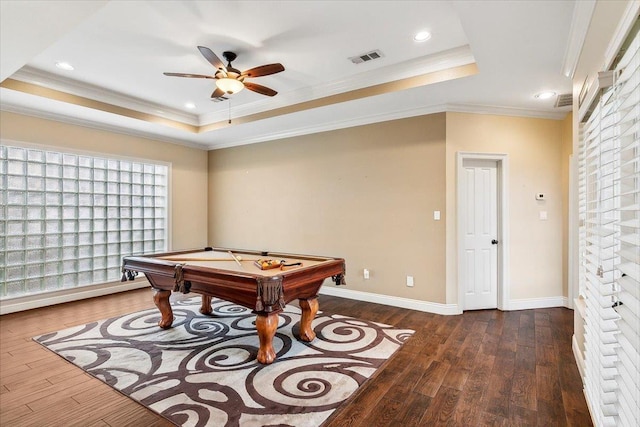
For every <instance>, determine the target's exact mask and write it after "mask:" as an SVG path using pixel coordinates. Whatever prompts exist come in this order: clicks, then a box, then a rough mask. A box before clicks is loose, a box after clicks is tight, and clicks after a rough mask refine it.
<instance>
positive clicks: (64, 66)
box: [56, 61, 74, 71]
mask: <svg viewBox="0 0 640 427" xmlns="http://www.w3.org/2000/svg"><path fill="white" fill-rule="evenodd" d="M56 67H58V68H60V69H61V70H65V71H73V69H74V68H73V65H71V64H69V63H68V62H64V61H58V62H56Z"/></svg>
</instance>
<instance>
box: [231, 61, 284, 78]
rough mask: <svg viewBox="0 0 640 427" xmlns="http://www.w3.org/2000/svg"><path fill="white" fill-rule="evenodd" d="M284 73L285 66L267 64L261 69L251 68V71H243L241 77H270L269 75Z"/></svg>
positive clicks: (260, 67)
mask: <svg viewBox="0 0 640 427" xmlns="http://www.w3.org/2000/svg"><path fill="white" fill-rule="evenodd" d="M281 71H284V65H282V64H280V63H278V64H267V65H261V66H259V67H255V68H251V69H250V70H247V71H243V72H242V74H241V76H245V77H261V76H268V75H269V74H275V73H279V72H281Z"/></svg>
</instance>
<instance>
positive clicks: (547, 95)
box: [534, 91, 556, 99]
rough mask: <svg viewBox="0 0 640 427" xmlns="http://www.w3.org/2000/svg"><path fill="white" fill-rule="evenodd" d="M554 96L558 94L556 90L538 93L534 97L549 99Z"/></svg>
mask: <svg viewBox="0 0 640 427" xmlns="http://www.w3.org/2000/svg"><path fill="white" fill-rule="evenodd" d="M554 96H556V93H555V92H551V91H548V92H540V93H537V94H535V96H534V97H535V98H537V99H549V98H552V97H554Z"/></svg>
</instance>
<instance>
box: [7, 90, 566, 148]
mask: <svg viewBox="0 0 640 427" xmlns="http://www.w3.org/2000/svg"><path fill="white" fill-rule="evenodd" d="M0 110H2V111H7V112H10V113H16V114H22V115H25V116H31V117H38V118H42V119H46V120H54V121H58V122H61V123H68V124H71V125H75V126H82V127H86V128H90V129H97V130H103V131H107V132H113V133H118V134H121V135H129V136H135V137H139V138H146V139H150V140H154V141H159V142H166V143H169V144H176V145H182V146H185V147H190V148H197V149H200V150H218V149H223V148H230V147H238V146H241V145H249V144H257V143H260V142H267V141H273V140H276V139H283V138H291V137H295V136H302V135H310V134H314V133H319V132H328V131H332V130H337V129H345V128H350V127H355V126H362V125H368V124H372V123H380V122H386V121H390V120H398V119H404V118H409V117H416V116H422V115H427V114H435V113H444V112H456V113H472V114H493V115H497V116H510V117H530V118H538V119H550V120H563V119H564V118H565V117H566V115H567V111H558V112H549V111H540V110H527V109H522V108H508V107H498V106H493V105H474V104H439V105H434V106H423V107H416V108H408V109H406V110H399V111H397V110H396V111H389V112H385V113H381V114H372V115H368V116H364V117H357V118H352V119H346V120H336V121H333V122H329V123H324V124H320V125H316V124H313V125H310V126H301V127H298V128H292V129H287V130H284V131H278V132H272V133H266V134H262V135H260V136H257V137H254V138H244V139H242V140H240V141H238V140H232V141H226V142H225V141H219V139H215V138H214V140H213V141H211V142H196V141H193V140H191V139H177V138H172V137H167V136H163V135H159V134H156V133H152V132H148V131H144V130H137V129H131V128H126V127H123V126H119V125H111V124H106V123H100V122H97V121H94V120H87V119H80V118H77V117H71V116H67V115H63V114H58V113H54V112H47V111H41V110H37V109H34V108H29V107H24V106H18V105H13V104H9V103H7V102H3V103H2V104H0ZM205 134H207V133H205ZM186 135H187V137H188V136H189V135H195V134H190V133H187V134H186ZM212 136H213V133H212ZM194 137H196V136H194Z"/></svg>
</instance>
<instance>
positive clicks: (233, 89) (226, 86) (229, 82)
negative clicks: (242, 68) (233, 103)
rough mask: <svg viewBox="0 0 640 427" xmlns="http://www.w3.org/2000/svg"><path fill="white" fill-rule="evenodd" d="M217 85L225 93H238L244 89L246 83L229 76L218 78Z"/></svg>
mask: <svg viewBox="0 0 640 427" xmlns="http://www.w3.org/2000/svg"><path fill="white" fill-rule="evenodd" d="M216 86H218V89H220V90H222V91H224V92H225V93H228V94H229V95H232V94H234V93H238V92H240V91H241V90H242V89H244V84H242V82H241V81H240V80H236V79H232V78H229V77H225V78H222V79H218V80H216Z"/></svg>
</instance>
